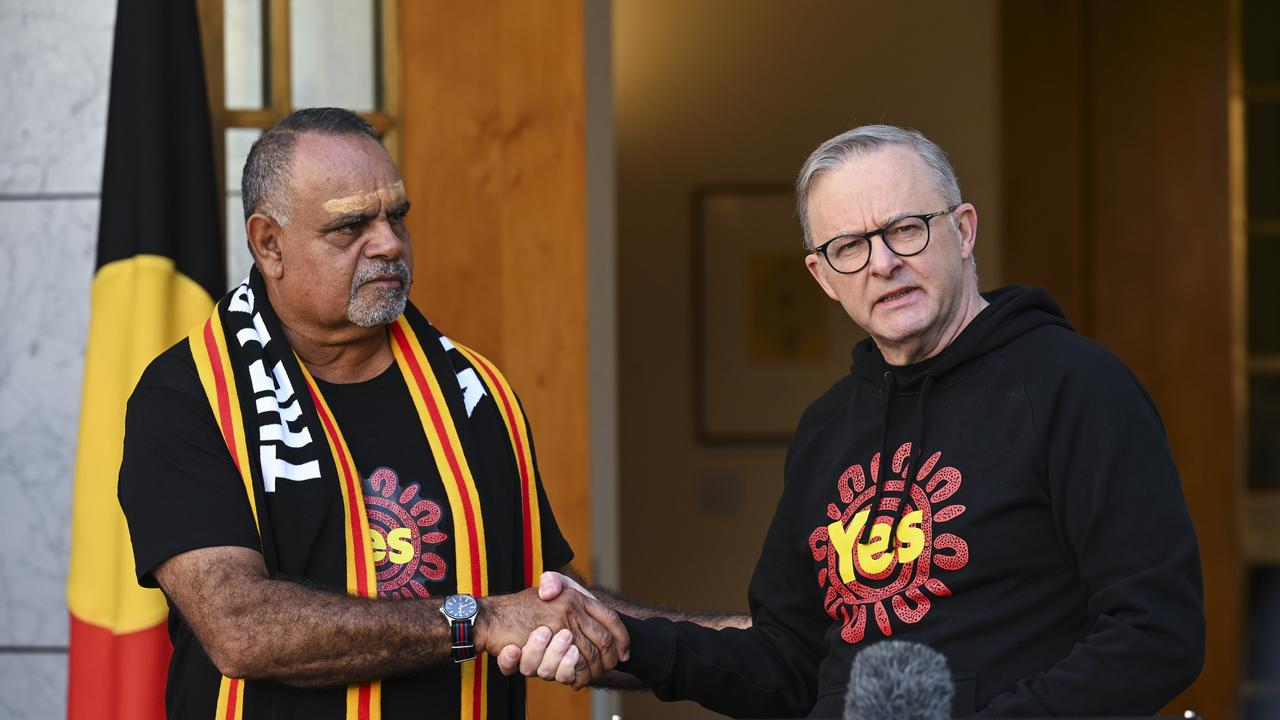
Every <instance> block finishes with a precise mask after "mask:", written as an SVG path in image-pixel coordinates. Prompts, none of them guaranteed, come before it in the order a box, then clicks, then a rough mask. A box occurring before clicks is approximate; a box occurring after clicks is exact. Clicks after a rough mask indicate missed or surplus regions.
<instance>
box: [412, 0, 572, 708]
mask: <svg viewBox="0 0 1280 720" xmlns="http://www.w3.org/2000/svg"><path fill="white" fill-rule="evenodd" d="M583 13H584V6H583V3H582V2H581V0H542V1H540V2H523V1H522V0H486V2H462V3H459V2H447V1H446V0H414V1H413V2H402V3H401V5H400V43H401V52H402V58H403V63H402V68H401V72H402V82H403V85H402V92H401V113H402V125H401V127H402V132H401V137H400V153H401V171H402V173H403V175H404V179H405V186H406V189H407V191H408V194H409V198H410V201H411V202H412V203H413V212H412V214H411V216H410V223H409V227H410V230H411V232H412V235H413V247H414V255H415V258H414V265H415V273H416V276H415V283H414V287H413V300H414V302H415V303H417V304H418V306H419V307H420V308H422V309H423V311H424V312H425V313H426V314H427V316H428V317H430V318H431V319H432V321H433V322H435V323H436V324H437V325H438V326H439V327H440V328H441V330H442V331H444V332H445V333H446V334H448V335H450V336H453V337H456V338H458V339H459V340H461V341H462V342H465V343H467V344H468V345H470V346H472V347H474V348H475V349H477V350H479V351H480V352H482V353H484V354H486V355H487V356H489V357H490V358H491V359H493V360H494V361H495V362H496V363H498V364H499V365H500V366H501V367H502V368H503V369H504V371H505V372H506V373H507V376H508V377H509V379H510V380H511V382H512V384H513V385H514V386H515V387H516V390H517V392H519V393H520V395H521V398H522V400H523V402H524V405H525V408H526V410H527V412H528V414H529V418H530V422H531V423H532V424H533V428H534V432H535V434H536V438H537V450H538V461H539V466H540V467H541V469H542V478H543V482H544V483H545V484H546V487H547V491H548V494H549V495H550V497H551V500H552V503H553V505H554V508H555V512H556V518H557V520H558V521H559V523H560V527H561V528H562V529H563V530H564V532H565V534H566V536H567V537H568V539H569V542H570V543H571V544H572V545H573V547H574V550H575V551H576V553H577V557H576V559H575V561H574V564H575V566H576V567H577V568H578V569H580V570H582V571H583V572H586V571H588V570H589V569H590V545H589V541H590V517H589V486H588V452H587V448H588V447H589V437H588V432H589V429H588V421H587V420H588V418H587V312H586V302H587V301H586V298H587V274H586V251H587V236H586V181H585V172H586V156H585V147H586V145H585V135H584V122H585V117H586V115H585V112H586V111H585V96H584V93H585V86H586V82H585V65H584V25H583V23H584V18H583ZM530 698H531V705H530V713H531V716H532V717H542V718H550V717H555V718H560V717H586V716H587V713H588V710H589V695H588V694H587V693H579V694H573V693H571V692H569V691H568V690H567V689H564V688H562V687H559V686H555V685H551V684H548V683H541V682H539V683H530Z"/></svg>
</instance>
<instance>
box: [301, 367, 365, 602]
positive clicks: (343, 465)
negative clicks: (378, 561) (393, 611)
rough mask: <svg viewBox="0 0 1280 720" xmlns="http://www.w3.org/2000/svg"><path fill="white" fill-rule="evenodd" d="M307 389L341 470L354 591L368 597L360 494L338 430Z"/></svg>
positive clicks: (312, 390) (313, 391) (312, 389)
mask: <svg viewBox="0 0 1280 720" xmlns="http://www.w3.org/2000/svg"><path fill="white" fill-rule="evenodd" d="M307 389H308V390H310V391H311V403H312V404H313V405H315V406H316V413H318V414H319V415H320V422H322V423H324V430H325V432H326V433H328V434H329V438H330V441H331V444H332V445H333V450H334V452H336V453H337V454H338V467H339V468H340V469H341V470H342V480H343V482H342V487H343V490H344V491H345V492H346V493H347V508H348V513H347V514H348V515H349V516H350V517H348V518H347V520H348V522H350V523H351V544H352V548H351V555H352V556H353V558H354V560H355V565H356V592H357V593H359V595H360V597H369V583H368V581H367V579H366V578H365V575H366V574H367V573H366V570H365V566H364V561H365V557H364V556H365V553H364V538H365V537H366V536H367V535H368V533H369V531H368V529H367V528H366V529H361V527H360V509H359V506H358V505H356V503H358V502H361V499H360V496H359V495H358V494H357V493H356V485H355V480H354V479H352V477H351V468H350V463H348V462H347V454H346V453H345V452H343V449H342V442H341V441H340V439H339V437H338V431H337V429H336V428H335V427H334V425H333V420H332V419H331V418H330V417H329V415H328V413H326V412H325V411H324V404H323V403H321V402H320V398H319V397H317V396H316V391H315V388H313V387H311V386H310V383H308V384H307Z"/></svg>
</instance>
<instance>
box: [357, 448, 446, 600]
mask: <svg viewBox="0 0 1280 720" xmlns="http://www.w3.org/2000/svg"><path fill="white" fill-rule="evenodd" d="M364 490H365V498H364V505H365V512H366V513H367V514H368V516H369V541H370V543H371V544H372V546H373V561H374V564H375V566H376V568H377V572H378V595H379V596H380V597H384V598H415V597H419V598H424V597H431V592H430V591H429V590H428V589H427V583H429V582H439V581H441V580H443V579H444V577H445V573H446V571H448V569H449V568H448V565H447V564H446V563H445V561H444V558H443V557H441V556H440V555H439V554H438V553H436V552H435V549H436V546H437V545H439V544H441V543H443V542H444V541H445V540H447V539H448V536H447V535H445V534H444V533H443V532H440V531H439V530H438V529H437V528H436V526H437V525H438V524H439V523H440V519H441V518H442V517H443V516H444V511H443V510H442V509H441V507H440V504H439V503H437V502H435V501H434V500H430V499H428V498H424V497H422V496H421V494H420V487H419V485H418V484H417V483H413V484H411V485H409V486H408V487H404V488H401V487H400V476H399V474H397V473H396V471H395V470H392V469H391V468H388V467H380V468H378V469H377V470H374V471H373V473H372V474H371V475H370V476H369V477H368V478H366V479H365V481H364Z"/></svg>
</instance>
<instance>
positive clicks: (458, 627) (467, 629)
mask: <svg viewBox="0 0 1280 720" xmlns="http://www.w3.org/2000/svg"><path fill="white" fill-rule="evenodd" d="M440 612H441V613H442V614H443V615H444V616H445V617H446V618H448V619H449V638H450V644H451V645H452V646H453V661H454V662H456V663H464V662H467V661H468V660H475V659H476V636H475V619H476V615H478V614H479V613H480V605H479V604H478V603H477V602H476V599H475V598H474V597H471V596H470V595H466V594H461V595H450V596H449V597H447V598H445V600H444V605H442V606H441V607H440Z"/></svg>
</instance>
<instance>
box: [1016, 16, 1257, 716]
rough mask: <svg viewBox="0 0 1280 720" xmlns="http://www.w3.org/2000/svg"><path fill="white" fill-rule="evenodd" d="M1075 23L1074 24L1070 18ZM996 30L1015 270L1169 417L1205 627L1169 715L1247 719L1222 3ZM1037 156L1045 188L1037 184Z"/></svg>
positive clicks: (1048, 19) (1042, 19)
mask: <svg viewBox="0 0 1280 720" xmlns="http://www.w3.org/2000/svg"><path fill="white" fill-rule="evenodd" d="M1063 6H1069V7H1071V8H1072V9H1071V11H1070V12H1067V11H1066V10H1064V7H1063ZM1072 13H1074V14H1075V18H1078V21H1079V25H1078V26H1072V25H1071V23H1072V22H1075V18H1067V19H1066V21H1065V22H1063V20H1064V18H1063V16H1064V14H1066V15H1070V14H1072ZM1002 21H1003V25H1004V27H1003V34H1004V36H1005V37H1004V43H1003V44H1004V48H1005V57H1004V60H1003V62H1004V65H1005V78H1006V81H1007V84H1006V88H1005V100H1004V113H1003V115H1004V123H1005V141H1006V146H1005V151H1004V155H1005V164H1006V173H1007V178H1006V183H1005V193H1006V195H1005V207H1006V208H1008V209H1009V210H1008V213H1009V214H1008V221H1007V224H1006V228H1007V239H1006V242H1005V251H1006V258H1005V267H1006V268H1009V276H1008V277H1009V279H1010V280H1013V281H1017V282H1026V283H1030V284H1040V285H1045V286H1048V287H1050V288H1051V289H1052V290H1053V292H1054V293H1055V294H1061V297H1060V299H1063V300H1065V302H1064V307H1067V308H1068V312H1069V313H1070V312H1071V308H1073V307H1074V308H1078V309H1079V310H1078V311H1079V312H1081V313H1082V315H1083V317H1084V318H1085V321H1084V322H1083V323H1080V322H1077V324H1078V325H1081V326H1082V329H1083V330H1085V331H1086V332H1087V333H1088V334H1090V335H1092V336H1093V337H1095V338H1096V339H1097V340H1099V341H1100V342H1102V343H1103V344H1104V345H1106V346H1107V347H1108V348H1110V349H1112V350H1113V351H1114V352H1116V354H1118V355H1119V356H1120V357H1121V358H1122V359H1123V360H1124V361H1125V362H1126V363H1128V365H1129V366H1130V367H1131V368H1132V369H1133V370H1134V372H1135V373H1136V374H1137V375H1138V377H1139V378H1141V380H1142V382H1143V383H1144V384H1145V385H1146V387H1147V388H1148V390H1150V392H1151V394H1152V396H1153V397H1154V399H1155V401H1156V404H1157V405H1158V406H1159V407H1160V410H1161V413H1162V415H1163V417H1164V420H1165V426H1166V429H1167V432H1168V436H1169V442H1170V445H1171V446H1172V448H1173V452H1174V456H1175V458H1176V460H1177V463H1178V467H1179V470H1180V472H1181V476H1182V483H1183V490H1184V492H1185V494H1186V497H1187V502H1188V505H1189V506H1190V508H1191V514H1192V517H1193V520H1194V521H1195V524H1196V529H1197V533H1198V537H1199V540H1200V551H1201V561H1202V566H1203V568H1204V578H1205V610H1206V614H1207V616H1208V621H1209V630H1208V655H1207V659H1206V665H1205V669H1204V672H1203V673H1202V675H1201V677H1200V679H1199V680H1198V681H1197V682H1196V684H1195V685H1194V686H1193V687H1192V688H1191V689H1190V690H1189V691H1187V692H1186V693H1184V694H1183V696H1181V697H1180V698H1178V699H1177V700H1175V701H1174V702H1173V703H1171V705H1170V707H1169V709H1170V710H1171V711H1172V710H1181V709H1183V708H1187V707H1192V708H1195V709H1197V710H1199V711H1200V712H1201V713H1203V714H1204V715H1205V716H1207V717H1235V715H1236V711H1235V708H1236V703H1237V698H1236V683H1237V678H1238V673H1239V656H1240V627H1239V622H1240V619H1239V618H1240V605H1241V579H1242V577H1241V565H1240V559H1239V558H1240V550H1239V545H1238V541H1237V538H1236V533H1235V529H1234V528H1235V522H1234V521H1235V514H1234V513H1235V507H1234V504H1235V496H1236V494H1235V487H1236V482H1235V480H1236V478H1237V477H1238V474H1239V471H1240V469H1239V467H1238V463H1237V456H1236V453H1235V447H1236V442H1237V433H1238V432H1239V428H1238V427H1237V424H1236V417H1235V414H1234V410H1233V399H1232V397H1233V396H1232V392H1233V390H1232V388H1233V382H1234V380H1233V374H1232V373H1233V365H1232V347H1233V343H1235V342H1239V340H1240V339H1239V338H1237V337H1235V336H1234V331H1233V328H1234V327H1235V323H1234V322H1233V318H1232V305H1231V297H1232V268H1231V257H1232V254H1231V237H1230V230H1231V225H1230V212H1229V210H1230V196H1229V191H1228V167H1229V165H1228V158H1229V155H1228V148H1229V144H1228V134H1227V117H1228V115H1227V112H1228V70H1227V69H1228V58H1229V52H1230V50H1229V43H1228V29H1229V25H1228V23H1229V21H1230V20H1229V15H1228V11H1227V8H1226V6H1225V5H1223V4H1221V3H1216V2H1208V1H1202V2H1193V3H1180V4H1178V5H1176V6H1171V5H1168V4H1167V3H1161V2H1158V1H1157V0H1135V1H1134V2H1126V3H1111V2H1106V1H1105V0H1086V1H1083V2H1082V1H1079V0H1077V1H1076V2H1072V3H1052V2H1020V1H1018V0H1010V1H1007V2H1005V3H1004V7H1003V10H1002ZM1073 43H1074V47H1072V45H1073ZM1064 53H1065V54H1064ZM1038 73H1044V75H1042V76H1040V77H1038V78H1037V77H1036V76H1037V74H1038ZM1077 83H1078V84H1077ZM1059 88H1061V90H1060V91H1058V89H1059ZM1026 98H1034V101H1033V102H1030V103H1028V102H1025V100H1026ZM1072 123H1079V125H1078V126H1077V127H1075V128H1073V129H1072V128H1068V129H1067V130H1066V135H1065V137H1066V138H1067V142H1066V143H1065V145H1064V146H1055V142H1056V138H1057V137H1058V131H1059V130H1061V129H1062V127H1063V126H1064V125H1067V126H1069V125H1071V124H1072ZM1064 153H1065V155H1066V156H1064ZM1036 163H1042V164H1043V167H1041V168H1040V169H1039V171H1038V172H1039V173H1040V174H1041V176H1042V177H1047V178H1050V179H1049V180H1048V181H1046V182H1040V183H1037V182H1028V181H1027V173H1029V172H1033V171H1035V167H1034V166H1035V164H1036ZM1056 163H1062V167H1063V171H1062V172H1061V174H1060V175H1059V174H1058V166H1057V164H1056ZM1075 183H1078V185H1077V186H1076V187H1071V186H1072V185H1073V184H1075ZM1060 199H1065V202H1061V211H1060V212H1061V213H1062V214H1063V215H1067V216H1070V215H1075V218H1076V219H1075V220H1072V219H1071V218H1070V217H1067V218H1066V222H1067V223H1068V225H1066V226H1057V229H1056V230H1054V229H1049V230H1047V231H1046V229H1045V228H1043V227H1042V225H1043V223H1036V222H1034V221H1033V218H1032V217H1031V215H1032V213H1030V212H1028V211H1027V208H1035V209H1040V208H1047V207H1049V206H1051V205H1053V204H1054V203H1055V202H1058V201H1059V200H1060ZM1072 223H1074V225H1072ZM1046 232H1048V233H1049V234H1048V235H1046ZM1046 237H1048V238H1049V239H1050V240H1051V241H1052V243H1053V246H1052V247H1046V246H1045V245H1044V241H1045V239H1046ZM1059 245H1061V247H1060V246H1059ZM1072 319H1073V320H1076V318H1074V317H1073V318H1072ZM1135 510H1137V509H1136V508H1135ZM1151 541H1152V542H1155V543H1158V542H1160V539H1159V538H1152V539H1151Z"/></svg>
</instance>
